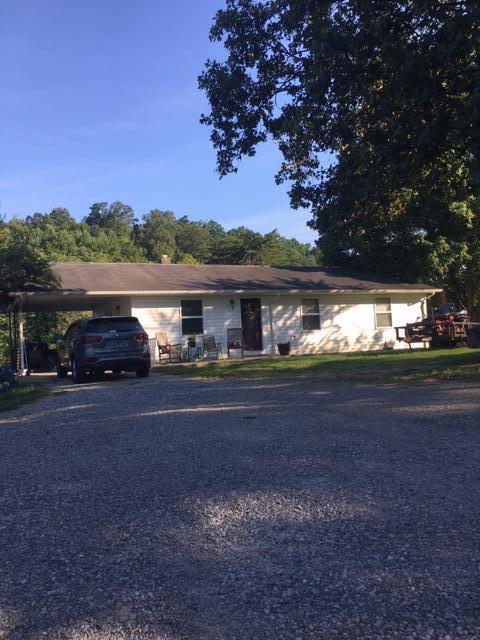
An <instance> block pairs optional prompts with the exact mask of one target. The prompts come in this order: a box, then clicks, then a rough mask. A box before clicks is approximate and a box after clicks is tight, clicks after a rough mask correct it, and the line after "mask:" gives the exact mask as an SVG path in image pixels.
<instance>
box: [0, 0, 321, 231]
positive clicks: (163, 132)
mask: <svg viewBox="0 0 480 640" xmlns="http://www.w3.org/2000/svg"><path fill="white" fill-rule="evenodd" d="M222 6H223V2H222V0H174V1H168V2H167V1H166V0H82V1H81V2H71V1H69V0H1V3H0V78H1V81H2V84H1V86H2V92H1V93H2V97H1V100H0V137H1V141H2V154H1V157H0V212H3V213H5V214H7V217H11V216H13V215H19V216H25V215H28V214H30V213H32V212H34V211H49V210H50V209H52V208H53V207H55V206H65V207H67V208H68V209H69V210H70V211H71V213H72V214H73V215H74V216H75V217H76V218H81V217H83V216H84V215H86V213H87V212H88V207H89V205H90V204H92V203H93V202H98V201H103V200H106V201H109V202H110V201H113V200H121V201H123V202H125V203H127V204H129V205H131V206H132V207H133V208H134V209H135V212H136V214H137V215H138V216H141V215H142V214H143V213H146V212H148V211H149V210H150V209H152V208H159V209H170V210H172V211H175V213H176V214H177V215H179V216H180V215H188V216H190V217H191V218H194V219H209V218H213V219H215V220H218V221H219V222H221V223H222V224H223V225H224V226H226V227H227V228H230V227H232V226H238V225H241V224H244V225H247V226H249V227H251V228H253V229H256V230H258V231H262V232H266V231H270V230H271V229H272V228H274V227H277V228H278V229H279V231H280V232H281V233H283V234H284V235H287V236H289V237H290V236H295V237H297V238H298V239H300V240H302V241H310V242H311V241H313V240H314V238H315V235H314V233H313V232H312V231H311V230H309V229H308V228H307V227H306V225H305V222H306V220H307V219H308V217H309V216H308V214H307V213H306V212H298V211H292V210H290V208H289V202H288V196H287V188H286V186H281V187H278V186H276V185H275V183H274V175H275V172H276V170H277V168H278V165H279V163H280V156H279V153H278V151H277V150H276V148H275V147H274V145H273V144H267V145H264V146H263V147H261V148H260V149H259V150H258V153H257V156H256V157H255V158H253V159H248V160H245V161H244V162H242V163H241V166H240V169H239V172H238V173H237V174H235V175H232V176H228V177H226V178H224V179H223V180H221V181H220V180H219V179H218V176H217V175H216V174H215V154H214V152H213V149H212V147H211V145H210V141H209V130H208V129H207V128H206V127H204V126H202V125H200V124H199V122H198V119H199V116H200V114H201V112H202V111H206V110H207V109H208V105H207V103H206V100H205V97H204V96H203V94H201V93H200V91H199V90H198V89H197V76H198V74H199V73H200V72H201V71H202V68H203V62H204V61H205V60H206V58H207V57H209V56H210V57H214V56H215V55H218V54H220V50H219V48H218V45H216V44H212V43H210V42H209V40H208V30H209V27H210V24H211V21H212V18H213V16H214V14H215V11H216V10H217V9H219V8H221V7H222Z"/></svg>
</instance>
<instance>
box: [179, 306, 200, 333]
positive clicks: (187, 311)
mask: <svg viewBox="0 0 480 640" xmlns="http://www.w3.org/2000/svg"><path fill="white" fill-rule="evenodd" d="M181 306H182V335H184V336H189V335H193V334H199V333H203V308H202V301H201V300H182V301H181Z"/></svg>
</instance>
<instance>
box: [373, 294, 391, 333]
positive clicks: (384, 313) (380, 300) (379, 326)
mask: <svg viewBox="0 0 480 640" xmlns="http://www.w3.org/2000/svg"><path fill="white" fill-rule="evenodd" d="M387 301H388V311H377V304H379V303H380V304H385V303H386V302H387ZM373 310H374V314H375V329H392V328H393V313H392V299H391V298H389V297H384V298H375V301H374V303H373ZM379 315H381V316H390V324H379V322H378V316H379Z"/></svg>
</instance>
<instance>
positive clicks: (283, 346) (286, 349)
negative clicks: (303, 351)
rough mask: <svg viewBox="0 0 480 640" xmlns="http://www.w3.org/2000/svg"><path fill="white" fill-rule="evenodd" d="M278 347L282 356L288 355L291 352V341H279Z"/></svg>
mask: <svg viewBox="0 0 480 640" xmlns="http://www.w3.org/2000/svg"><path fill="white" fill-rule="evenodd" d="M277 349H278V353H279V354H280V355H281V356H288V355H289V354H290V342H278V343H277Z"/></svg>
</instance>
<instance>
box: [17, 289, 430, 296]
mask: <svg viewBox="0 0 480 640" xmlns="http://www.w3.org/2000/svg"><path fill="white" fill-rule="evenodd" d="M441 291H443V289H438V288H428V289H368V290H364V289H362V290H357V289H173V290H172V289H165V290H162V289H151V290H150V289H148V290H145V291H139V290H135V291H82V290H78V289H76V290H75V289H72V290H52V291H22V292H16V293H10V294H9V295H10V297H17V296H28V297H38V298H41V297H49V296H52V295H55V296H65V297H69V296H92V297H93V296H174V295H190V296H191V295H252V294H258V295H277V296H278V295H282V294H303V295H305V294H309V295H312V294H315V295H319V296H322V295H331V294H350V295H354V294H355V295H371V294H372V293H373V294H385V293H388V294H395V293H411V294H425V295H428V297H430V296H432V295H434V294H435V293H440V292H441Z"/></svg>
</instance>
